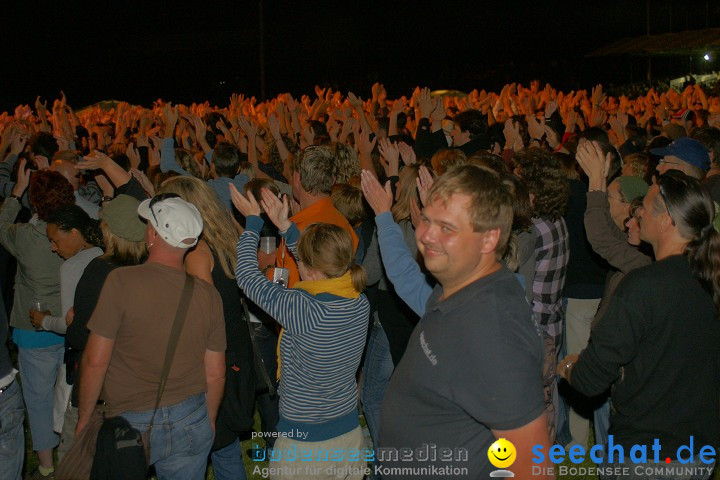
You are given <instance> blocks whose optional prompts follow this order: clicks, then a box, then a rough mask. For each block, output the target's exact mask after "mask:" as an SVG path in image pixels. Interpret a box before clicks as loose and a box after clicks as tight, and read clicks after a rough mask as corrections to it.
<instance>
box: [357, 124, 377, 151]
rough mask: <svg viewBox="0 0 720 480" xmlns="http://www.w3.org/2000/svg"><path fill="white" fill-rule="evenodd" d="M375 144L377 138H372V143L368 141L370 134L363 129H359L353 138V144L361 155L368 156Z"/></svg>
mask: <svg viewBox="0 0 720 480" xmlns="http://www.w3.org/2000/svg"><path fill="white" fill-rule="evenodd" d="M376 142H377V136H375V137H373V139H372V141H370V132H369V131H367V130H365V129H364V128H363V129H360V132H359V133H358V134H357V135H356V136H355V144H356V145H357V146H358V149H359V150H360V153H361V154H367V155H370V154H371V153H372V150H373V148H375V143H376Z"/></svg>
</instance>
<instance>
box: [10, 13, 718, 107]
mask: <svg viewBox="0 0 720 480" xmlns="http://www.w3.org/2000/svg"><path fill="white" fill-rule="evenodd" d="M3 3H4V5H3V9H4V13H3V15H2V20H0V22H1V23H0V24H1V25H2V31H3V34H4V35H3V36H4V40H5V41H4V45H5V46H4V51H3V52H2V55H1V58H2V62H3V68H2V69H0V72H2V75H1V77H2V79H0V88H1V90H0V91H2V95H1V97H2V98H1V100H0V102H1V103H0V111H2V110H7V109H11V108H13V107H14V106H15V105H17V104H18V103H29V104H32V102H33V101H34V99H35V96H36V95H38V94H40V95H42V96H43V97H51V98H54V97H55V96H56V95H57V92H58V91H59V90H60V89H64V91H65V92H66V94H67V95H68V99H69V102H70V103H71V105H73V106H75V107H76V108H79V107H82V106H85V105H88V104H91V103H94V102H97V101H99V100H103V99H110V98H114V99H118V100H126V101H129V102H131V103H141V104H144V105H149V104H150V103H151V102H152V101H153V100H154V99H156V98H158V97H162V98H164V99H166V100H171V101H174V102H181V103H189V102H192V101H204V100H206V99H207V100H210V101H211V102H213V103H220V104H222V105H225V104H226V103H227V97H228V95H229V93H230V92H233V91H236V92H243V93H246V94H249V95H255V96H257V97H260V94H261V89H260V74H259V71H260V61H259V38H260V34H259V27H258V25H259V6H258V5H259V2H258V1H257V0H254V1H237V0H236V1H214V2H213V1H210V2H201V1H197V2H194V3H193V4H187V3H185V2H163V3H164V4H165V5H163V6H160V5H156V4H155V2H140V1H132V2H107V3H108V5H99V4H101V3H104V2H97V4H95V5H79V4H76V3H75V2H72V4H71V2H53V3H52V4H50V5H51V6H47V5H46V4H45V3H43V4H37V3H35V2H3ZM9 3H12V4H14V5H7V4H9ZM710 3H716V2H710ZM707 4H708V2H707V1H706V0H682V1H680V0H653V1H652V2H651V33H662V32H668V31H679V30H683V29H685V28H690V29H695V28H705V26H706V25H709V26H710V27H717V26H720V9H719V7H718V6H715V5H711V6H710V9H709V14H707V12H706V8H707ZM645 5H646V2H645V0H605V1H599V0H583V1H580V0H535V1H532V2H528V1H512V0H506V1H502V2H499V1H475V2H472V1H468V0H466V1H463V2H456V1H446V0H442V1H438V2H432V4H430V3H429V2H422V3H421V2H405V1H403V2H393V1H390V0H387V1H385V2H379V1H375V0H368V1H364V2H341V1H336V2H313V1H297V0H296V1H279V0H278V1H271V0H265V1H264V2H263V13H264V20H265V21H264V30H265V34H264V39H265V64H266V68H265V70H266V80H265V83H266V94H267V96H273V95H275V94H277V93H279V92H285V91H289V92H291V93H293V94H294V95H298V96H299V95H301V94H303V93H308V94H309V93H312V91H313V90H312V87H313V85H315V84H316V83H320V84H322V85H330V86H333V87H334V88H340V89H341V90H343V91H347V90H349V89H351V90H353V91H355V92H356V93H358V94H360V95H361V96H363V97H366V96H367V95H368V94H369V89H370V86H371V85H372V83H373V82H375V81H381V82H383V83H384V84H385V86H386V88H387V90H388V94H389V96H390V97H394V96H397V95H402V94H409V93H410V92H411V90H412V88H413V87H414V86H415V85H418V84H419V85H426V86H429V87H431V88H433V89H436V88H453V89H460V90H465V91H469V90H470V89H472V88H486V89H494V90H496V91H497V90H498V89H499V87H501V86H502V85H503V84H504V83H506V82H511V81H520V82H527V81H529V80H530V79H532V78H539V79H540V80H541V81H549V82H551V83H553V85H557V86H558V87H560V88H564V89H571V88H589V86H591V84H594V83H596V82H603V83H604V84H606V85H609V84H623V83H628V82H630V81H631V80H633V81H638V80H641V79H642V77H643V71H644V61H643V60H641V59H629V58H621V59H592V58H585V55H586V54H588V53H589V52H591V51H592V50H594V49H595V48H598V47H601V46H603V45H606V44H608V43H611V42H613V41H615V40H619V39H621V38H624V37H633V36H640V35H644V34H645V29H646V23H645V16H646V13H645ZM665 63H666V66H667V71H668V73H673V74H677V73H682V72H678V71H677V70H678V69H680V68H682V67H681V65H680V64H679V63H677V62H675V63H673V61H666V62H665ZM716 68H719V69H720V65H719V66H718V67H716ZM673 69H674V70H675V71H672V72H671V70H673Z"/></svg>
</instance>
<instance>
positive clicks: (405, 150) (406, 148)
mask: <svg viewBox="0 0 720 480" xmlns="http://www.w3.org/2000/svg"><path fill="white" fill-rule="evenodd" d="M398 149H399V150H400V158H402V161H403V163H404V164H405V165H413V164H415V163H417V156H416V155H415V150H413V148H412V147H411V146H410V145H408V144H407V143H405V142H400V144H399V145H398Z"/></svg>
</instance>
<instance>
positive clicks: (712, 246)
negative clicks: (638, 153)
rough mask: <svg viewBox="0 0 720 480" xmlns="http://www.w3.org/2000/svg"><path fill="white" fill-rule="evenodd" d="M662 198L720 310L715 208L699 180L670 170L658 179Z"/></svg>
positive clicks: (718, 236) (696, 271)
mask: <svg viewBox="0 0 720 480" xmlns="http://www.w3.org/2000/svg"><path fill="white" fill-rule="evenodd" d="M657 183H658V187H659V188H660V195H659V196H658V198H660V197H661V198H662V199H663V200H664V201H665V206H666V207H667V210H668V212H669V213H670V217H671V218H672V220H673V222H674V223H675V226H676V227H677V229H678V230H679V232H680V235H682V236H683V238H687V239H690V241H689V242H688V244H687V247H686V249H685V254H686V255H687V257H688V260H689V262H690V268H691V269H692V272H693V275H694V276H695V277H696V278H697V279H698V280H699V281H700V283H701V284H702V286H703V288H705V290H707V291H708V293H710V294H711V295H712V297H713V301H714V302H715V307H716V308H717V309H718V310H720V233H719V232H718V231H717V230H716V229H715V226H714V220H715V204H714V203H713V200H712V198H711V197H710V193H709V192H708V191H707V190H706V189H705V188H704V187H703V186H702V184H701V183H700V181H699V180H697V179H696V178H693V177H690V176H688V175H685V174H684V173H682V172H680V171H677V170H670V171H668V172H666V173H665V174H664V175H660V176H659V177H658V179H657Z"/></svg>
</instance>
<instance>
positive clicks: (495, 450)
mask: <svg viewBox="0 0 720 480" xmlns="http://www.w3.org/2000/svg"><path fill="white" fill-rule="evenodd" d="M516 453H517V452H516V451H515V445H513V444H512V443H510V442H509V441H507V440H505V439H504V438H501V439H499V440H495V443H493V444H492V445H490V448H489V449H488V460H490V463H492V464H493V466H495V467H496V468H507V467H509V466H510V465H512V464H513V462H514V461H515V457H516Z"/></svg>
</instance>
